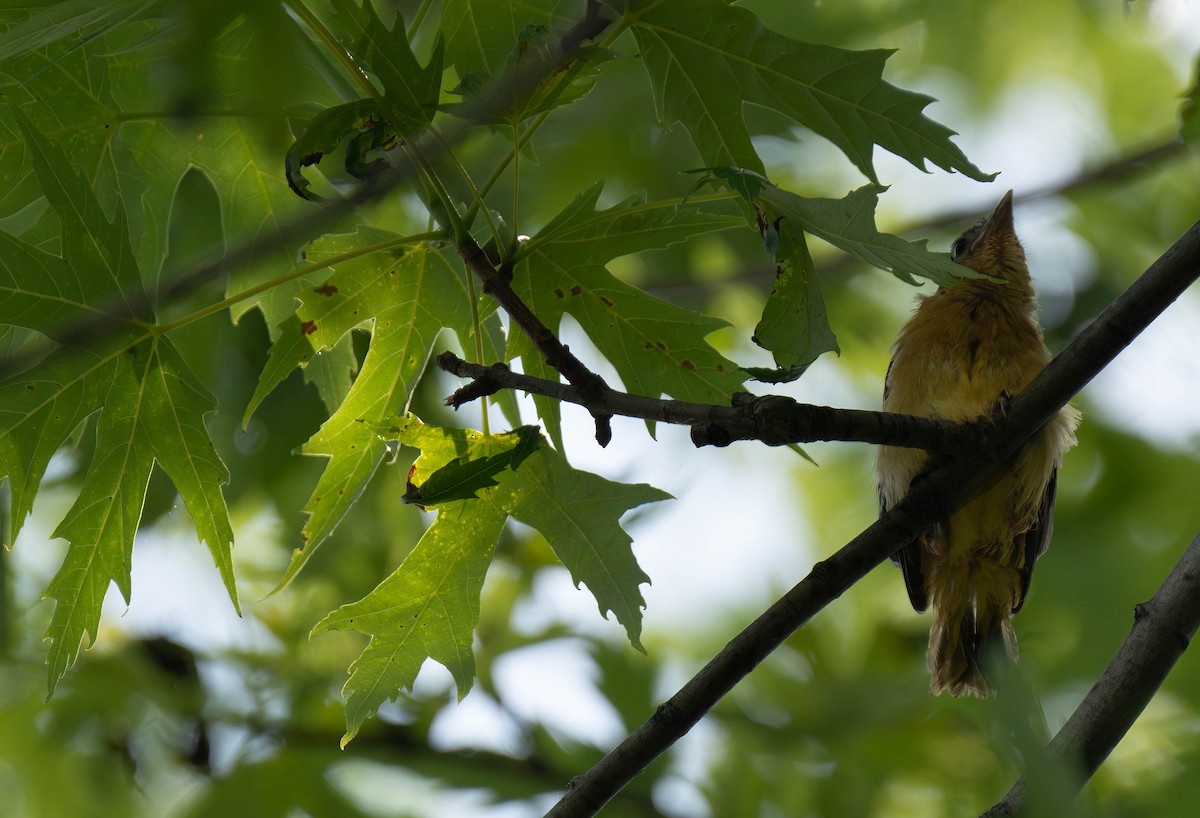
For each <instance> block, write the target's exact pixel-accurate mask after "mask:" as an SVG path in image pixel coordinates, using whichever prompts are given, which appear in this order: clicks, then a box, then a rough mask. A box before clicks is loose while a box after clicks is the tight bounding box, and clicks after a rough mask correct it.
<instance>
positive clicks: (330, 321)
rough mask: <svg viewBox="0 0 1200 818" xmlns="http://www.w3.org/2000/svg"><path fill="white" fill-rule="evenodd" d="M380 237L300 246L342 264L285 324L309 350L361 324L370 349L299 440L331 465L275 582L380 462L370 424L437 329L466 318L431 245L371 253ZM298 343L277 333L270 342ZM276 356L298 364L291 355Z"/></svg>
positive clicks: (291, 573) (390, 403) (326, 530)
mask: <svg viewBox="0 0 1200 818" xmlns="http://www.w3.org/2000/svg"><path fill="white" fill-rule="evenodd" d="M387 235H388V234H383V233H381V232H379V231H371V230H365V229H364V230H362V231H360V232H358V233H353V234H346V235H341V236H326V237H325V238H323V239H320V240H318V241H316V242H314V243H313V244H311V245H309V247H308V248H307V250H306V253H307V256H308V258H309V259H310V260H312V261H328V260H333V259H342V258H344V261H338V262H337V263H336V264H335V265H334V272H333V274H332V275H331V276H329V278H328V279H327V280H326V281H325V283H324V284H322V285H321V286H319V287H313V288H310V289H308V290H306V291H305V292H304V293H302V295H301V298H300V301H301V304H300V308H299V310H298V311H297V321H296V322H289V323H287V324H285V325H284V326H285V327H295V331H296V332H297V334H299V335H302V336H303V337H304V338H305V339H307V343H308V344H309V345H310V346H311V348H312V349H313V350H321V349H327V348H330V347H332V346H334V344H336V343H338V342H339V341H341V340H342V338H343V337H345V336H346V335H347V334H348V333H350V331H351V330H353V329H355V328H357V327H366V328H368V329H369V331H370V332H371V346H370V349H369V350H368V352H367V355H366V357H365V358H364V359H363V362H362V368H361V369H360V370H359V372H358V376H357V377H356V378H355V380H354V385H353V386H352V387H351V388H350V391H349V393H348V394H347V395H346V398H345V400H343V401H342V403H341V405H340V406H338V407H337V409H336V411H334V412H333V414H332V415H331V416H330V417H329V419H328V420H327V421H325V423H324V424H322V426H321V428H320V429H319V430H318V431H317V433H316V434H315V435H313V436H312V438H310V439H309V441H308V442H307V443H305V444H304V447H303V450H302V451H303V452H304V453H305V454H309V455H317V456H321V457H327V458H329V463H328V465H327V466H326V467H325V471H324V473H323V474H322V475H321V478H320V480H319V481H318V483H317V487H316V489H315V490H314V491H313V494H312V497H311V498H310V499H309V501H308V503H307V504H306V505H305V507H304V510H305V511H306V512H307V513H308V515H309V518H308V521H307V522H306V523H305V525H304V531H303V537H304V544H303V547H302V548H299V549H296V551H295V552H294V553H293V555H292V560H291V562H290V564H289V565H288V568H287V571H286V572H285V574H284V576H283V579H282V580H281V581H280V586H279V587H283V586H284V585H286V584H287V583H288V582H290V581H291V580H292V578H293V577H295V576H296V574H297V573H298V572H299V571H300V569H301V568H303V567H304V564H305V563H306V562H307V561H308V559H309V557H311V556H312V553H313V552H314V551H315V550H316V549H317V548H318V547H319V546H320V545H321V544H322V543H323V542H324V541H325V540H326V538H328V537H329V535H330V534H331V533H332V532H333V530H334V528H335V527H336V526H337V524H338V522H339V521H340V520H341V519H342V517H343V516H344V515H345V514H346V511H347V510H349V508H350V506H351V505H352V504H353V503H354V501H355V500H356V499H357V498H358V496H359V495H360V494H361V493H362V490H363V488H364V487H365V486H366V484H367V481H368V480H369V479H370V477H371V475H372V474H374V473H375V469H376V468H377V467H378V466H379V463H380V461H381V460H382V459H383V455H384V451H385V446H384V443H383V441H381V440H380V439H379V438H378V436H377V435H376V434H375V432H374V431H373V430H372V428H371V425H370V424H372V423H377V422H379V421H382V420H383V419H385V418H387V417H390V416H391V415H394V414H395V413H397V412H401V411H405V410H406V409H407V407H408V401H409V399H410V398H411V396H412V390H413V389H414V388H415V387H416V384H417V379H418V378H419V377H420V375H421V373H422V372H423V371H424V370H425V366H426V364H427V363H428V361H429V357H430V354H431V353H432V351H433V343H434V340H435V339H436V338H437V336H438V333H439V332H441V330H442V328H443V327H446V326H451V327H461V326H465V325H467V324H469V323H470V306H469V303H468V301H467V295H466V288H465V286H464V284H463V282H462V279H461V278H460V277H459V274H458V272H457V271H456V270H455V268H454V267H453V266H452V265H451V263H450V262H449V261H448V260H447V258H446V257H445V256H443V255H442V254H441V252H440V251H439V250H438V249H437V248H435V247H433V246H432V245H430V244H418V245H416V246H413V247H410V248H405V247H403V246H402V245H401V244H400V242H398V241H393V242H392V249H390V250H380V251H376V252H370V249H371V248H373V247H376V246H386V245H387V244H388V241H387V239H386V238H385V236H387ZM391 239H394V240H395V239H398V237H395V236H391ZM364 248H366V249H367V250H368V252H366V253H365V254H364V252H363V250H364ZM299 343H300V341H298V340H297V339H296V338H295V337H287V336H284V337H282V338H280V339H279V340H277V341H276V347H280V346H281V345H282V346H283V347H284V348H285V349H290V348H293V347H294V346H296V345H298V344H299ZM280 356H281V357H282V359H283V360H285V361H287V360H303V356H297V355H295V354H294V353H292V352H286V351H285V352H281V353H280ZM274 357H275V351H274V349H273V352H272V359H274ZM268 370H269V372H271V373H272V374H271V378H272V380H275V382H278V380H277V379H281V373H283V367H282V366H279V365H276V364H273V363H270V362H269V363H268ZM261 391H262V390H261V384H260V392H261ZM256 395H258V393H256Z"/></svg>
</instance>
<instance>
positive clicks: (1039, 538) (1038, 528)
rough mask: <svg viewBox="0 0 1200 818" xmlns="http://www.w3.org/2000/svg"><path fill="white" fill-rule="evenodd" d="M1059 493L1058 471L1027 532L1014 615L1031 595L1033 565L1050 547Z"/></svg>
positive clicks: (1053, 475) (1053, 473)
mask: <svg viewBox="0 0 1200 818" xmlns="http://www.w3.org/2000/svg"><path fill="white" fill-rule="evenodd" d="M1057 491H1058V469H1055V470H1054V471H1052V472H1050V481H1049V482H1048V483H1046V490H1045V491H1044V492H1042V502H1041V503H1040V504H1039V505H1038V514H1037V522H1036V523H1034V524H1033V527H1032V528H1030V529H1029V530H1028V531H1026V532H1025V561H1024V563H1022V565H1021V568H1020V569H1019V570H1020V573H1021V596H1020V597H1019V598H1018V599H1017V604H1016V605H1014V606H1013V613H1014V614H1015V613H1016V612H1017V611H1019V610H1021V606H1022V605H1024V604H1025V596H1026V594H1028V593H1029V583H1030V582H1032V581H1033V565H1034V563H1035V562H1037V559H1038V557H1040V556H1041V555H1042V554H1045V553H1046V549H1047V548H1048V547H1049V546H1050V535H1051V534H1053V533H1054V496H1055V494H1056V493H1057Z"/></svg>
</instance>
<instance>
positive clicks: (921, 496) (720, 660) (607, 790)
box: [546, 222, 1200, 818]
mask: <svg viewBox="0 0 1200 818" xmlns="http://www.w3.org/2000/svg"><path fill="white" fill-rule="evenodd" d="M1198 275H1200V222H1198V223H1196V224H1195V225H1193V226H1192V227H1191V228H1190V229H1189V230H1188V231H1187V232H1186V233H1185V234H1184V235H1183V236H1182V237H1181V238H1180V239H1179V240H1178V241H1177V242H1175V244H1174V245H1172V247H1171V248H1170V249H1169V250H1168V251H1167V252H1166V253H1164V254H1163V256H1162V257H1161V258H1159V260H1158V261H1156V262H1155V263H1154V264H1153V265H1152V266H1151V267H1150V269H1149V270H1147V271H1146V272H1145V274H1143V275H1142V276H1141V277H1140V278H1139V279H1138V280H1137V281H1135V282H1134V283H1133V285H1132V286H1131V287H1130V288H1129V289H1128V290H1126V291H1125V292H1124V293H1122V294H1121V295H1120V296H1119V297H1118V298H1117V299H1116V300H1115V301H1114V302H1113V303H1112V304H1110V305H1109V307H1108V308H1107V309H1106V310H1105V311H1104V312H1103V313H1102V314H1101V315H1100V316H1099V317H1098V318H1097V319H1096V320H1095V321H1094V322H1092V324H1091V325H1090V326H1088V327H1087V329H1085V330H1084V331H1083V332H1082V333H1081V334H1080V335H1079V337H1078V338H1076V339H1075V340H1074V341H1073V342H1072V343H1071V344H1070V345H1069V346H1068V347H1067V349H1066V350H1064V351H1063V353H1062V354H1061V355H1059V356H1058V357H1056V358H1055V359H1054V360H1053V361H1051V362H1050V364H1049V365H1048V366H1047V367H1046V368H1045V369H1044V370H1043V371H1042V373H1041V374H1040V375H1039V376H1038V377H1037V378H1035V379H1034V381H1033V383H1031V384H1030V385H1029V387H1028V388H1026V389H1025V391H1023V392H1021V393H1020V394H1019V395H1017V396H1016V397H1015V398H1014V399H1013V401H1012V403H1011V404H1010V405H1009V407H1008V412H1007V413H1006V414H1005V416H1004V417H1003V418H1001V419H999V420H998V421H997V422H996V425H995V427H994V429H993V431H992V433H991V434H990V435H988V436H987V437H988V442H989V443H990V444H991V445H986V446H984V447H982V448H981V449H980V451H979V453H978V456H977V457H975V458H958V459H954V460H951V461H949V462H947V463H945V464H943V465H942V466H940V467H938V468H936V469H934V470H933V471H931V472H930V473H929V474H928V476H927V477H926V478H925V479H923V480H920V481H918V482H917V483H916V484H915V485H914V486H913V487H912V490H911V491H910V492H909V493H908V496H907V497H905V499H904V500H903V501H902V502H900V503H899V504H897V505H896V506H894V507H893V508H891V509H889V510H888V511H887V512H886V513H885V514H884V515H882V516H881V517H880V518H879V520H877V521H876V522H875V523H874V524H872V525H871V526H870V527H868V528H867V529H866V530H865V531H863V532H862V533H861V534H859V535H858V536H857V537H855V538H854V539H853V540H852V541H850V543H848V544H847V545H846V546H845V547H843V548H842V549H840V550H839V551H837V552H836V553H835V554H833V555H832V556H831V557H829V559H827V560H825V561H823V562H819V563H817V564H816V565H815V566H813V569H812V571H811V572H810V573H809V575H808V576H807V577H805V578H804V579H803V580H801V582H800V583H799V584H798V585H796V586H795V587H794V588H792V589H791V590H790V591H788V592H787V593H786V594H784V596H783V597H782V598H781V599H780V600H779V601H777V602H776V603H775V604H774V605H772V606H771V607H770V608H768V609H767V610H766V611H765V612H764V613H763V614H762V615H761V616H759V617H758V618H757V619H756V620H754V621H753V622H752V623H750V625H748V626H747V627H746V629H745V630H743V631H742V632H741V633H740V634H738V635H737V636H735V637H734V638H733V639H732V640H731V641H730V642H729V644H728V645H726V646H725V648H724V649H722V650H721V652H720V653H718V654H717V655H716V656H715V657H713V659H712V660H711V661H710V662H709V663H708V664H707V665H705V666H704V668H703V669H701V670H700V671H699V672H698V673H697V674H696V675H695V676H693V677H692V679H691V680H690V681H688V682H687V683H686V684H685V685H684V686H683V687H682V688H681V689H680V690H679V692H677V693H676V694H675V695H674V696H672V697H671V698H670V699H669V700H668V701H667V702H665V703H664V704H662V705H660V706H659V708H658V710H657V711H656V712H655V713H654V714H653V715H652V716H651V717H650V718H649V719H648V720H647V721H646V722H645V723H643V724H642V725H641V726H640V727H638V728H637V729H636V730H634V731H633V733H631V734H630V735H629V736H628V737H627V738H626V739H625V740H624V741H622V742H621V743H620V744H619V745H618V746H617V747H615V748H614V749H613V750H612V751H611V752H609V753H608V755H606V756H605V757H604V758H603V759H602V760H601V761H600V762H599V763H598V764H596V765H595V766H594V767H592V769H590V770H589V771H587V772H586V773H584V774H583V775H580V776H578V777H577V778H575V779H574V780H573V781H572V782H571V784H570V788H569V789H568V791H567V793H566V794H565V795H564V796H563V797H562V799H561V800H560V801H559V802H558V803H557V804H556V805H555V806H554V807H553V808H552V809H551V810H550V811H549V812H548V813H547V814H546V815H547V818H568V816H569V817H570V818H580V817H581V816H592V815H595V814H596V812H597V811H598V810H599V809H600V808H601V807H602V806H604V804H605V803H606V802H607V801H608V800H609V799H610V798H612V796H613V795H614V794H615V793H616V792H618V791H619V790H620V789H621V788H622V787H623V786H624V785H625V784H626V783H628V782H629V781H630V780H631V779H632V778H633V777H634V776H636V775H637V774H638V773H639V772H640V771H641V770H642V769H644V768H645V767H646V765H647V764H649V763H650V762H651V761H653V760H654V759H655V758H657V757H658V756H659V755H661V754H662V753H663V752H665V751H666V750H667V749H668V748H669V747H670V746H671V745H672V744H674V743H675V741H676V740H678V739H679V738H680V737H681V736H683V735H684V734H685V733H687V732H688V730H690V729H691V728H692V726H693V725H695V724H696V722H698V721H699V720H700V718H701V717H703V715H704V714H705V713H707V712H708V711H709V710H710V709H711V708H712V707H713V706H714V705H715V704H716V703H717V701H719V700H720V699H721V697H723V696H724V695H725V694H726V693H728V692H729V691H730V690H731V689H732V688H733V686H734V685H735V684H737V683H738V682H739V681H740V680H741V679H742V678H743V677H744V676H746V675H747V674H748V673H749V672H750V671H751V670H753V669H754V667H755V666H757V665H758V663H759V662H761V661H762V660H763V659H765V658H766V657H767V656H768V655H769V654H770V653H771V652H772V651H773V650H774V649H775V648H776V647H778V646H779V645H780V644H781V643H782V642H783V641H784V640H785V639H786V638H787V637H788V636H789V635H790V634H791V633H792V632H793V631H795V630H796V629H797V628H799V627H801V626H802V625H804V623H806V622H807V621H808V620H809V619H811V618H812V617H813V616H814V615H815V614H816V613H817V612H818V611H820V610H821V609H822V608H824V607H825V606H826V605H828V604H829V603H830V602H832V601H833V600H834V599H836V598H837V597H839V596H840V595H841V594H842V593H844V592H845V591H846V590H847V589H849V588H850V587H851V586H852V585H853V584H854V583H855V582H857V581H858V580H859V579H861V578H862V577H864V576H865V575H866V574H867V572H869V571H870V570H871V569H872V568H874V567H875V566H876V565H878V564H879V563H880V562H882V561H883V560H885V559H887V558H888V557H889V556H890V555H891V554H892V553H894V552H895V551H896V550H898V549H899V548H901V547H903V546H904V545H905V544H907V543H909V542H912V541H913V540H914V539H915V538H916V537H917V536H919V535H920V534H921V533H923V532H924V531H925V530H926V529H927V528H928V527H929V526H931V525H933V524H934V523H936V522H937V521H938V520H944V519H946V517H948V516H949V515H950V514H951V513H953V512H954V511H955V510H957V509H958V508H959V507H961V506H962V505H963V503H964V502H966V500H967V499H968V498H969V497H970V496H971V494H972V492H973V491H975V490H976V489H977V488H978V487H979V486H980V485H981V484H982V483H983V482H984V481H985V480H986V479H987V478H988V477H990V475H991V474H992V473H993V472H994V471H995V470H996V469H997V467H998V466H999V465H1000V464H1002V463H1003V462H1004V461H1005V460H1007V459H1008V458H1009V457H1011V456H1012V454H1013V453H1014V452H1015V451H1016V450H1017V449H1018V448H1019V447H1020V445H1021V444H1022V443H1024V442H1025V441H1026V440H1027V439H1028V438H1029V436H1030V435H1032V434H1033V433H1034V432H1035V431H1036V430H1037V429H1039V428H1041V426H1042V425H1044V424H1045V423H1046V421H1048V420H1049V419H1050V418H1051V417H1052V416H1053V415H1054V413H1055V412H1057V411H1058V410H1059V409H1060V408H1061V407H1062V406H1063V405H1064V404H1066V402H1067V401H1068V400H1070V399H1071V397H1072V396H1073V395H1075V394H1076V393H1077V392H1078V391H1079V390H1080V389H1081V388H1082V387H1083V386H1084V384H1086V383H1087V382H1088V381H1090V380H1091V379H1092V378H1093V377H1095V375H1096V374H1097V373H1099V372H1100V371H1101V370H1102V369H1103V368H1104V367H1105V366H1106V365H1107V364H1108V363H1109V362H1110V361H1112V359H1113V358H1115V357H1116V356H1117V355H1118V354H1119V353H1120V352H1121V350H1122V349H1124V348H1125V347H1126V346H1127V345H1128V344H1129V342H1130V341H1132V340H1133V339H1134V338H1135V337H1136V336H1137V335H1138V333H1140V332H1141V331H1142V330H1144V329H1145V328H1146V327H1147V326H1149V325H1150V323H1151V322H1152V321H1153V320H1154V319H1155V318H1156V317H1158V315H1159V314H1161V313H1162V311H1163V310H1165V309H1166V308H1167V307H1168V306H1169V305H1170V304H1171V303H1172V302H1173V301H1174V300H1175V299H1176V298H1178V297H1179V295H1180V294H1181V293H1182V292H1183V291H1184V290H1185V289H1187V287H1188V286H1189V285H1190V284H1191V283H1192V282H1193V281H1195V279H1196V277H1197V276H1198Z"/></svg>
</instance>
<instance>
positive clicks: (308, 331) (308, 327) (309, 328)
mask: <svg viewBox="0 0 1200 818" xmlns="http://www.w3.org/2000/svg"><path fill="white" fill-rule="evenodd" d="M300 331H301V332H302V333H304V334H305V335H312V334H313V333H314V332H316V331H317V322H316V321H304V322H301V324H300Z"/></svg>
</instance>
